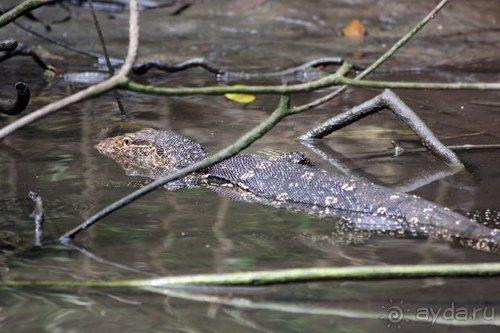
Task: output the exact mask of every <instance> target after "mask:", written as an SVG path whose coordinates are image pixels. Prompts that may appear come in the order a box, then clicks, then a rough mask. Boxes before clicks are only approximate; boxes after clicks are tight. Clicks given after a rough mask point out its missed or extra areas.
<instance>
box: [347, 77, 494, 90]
mask: <svg viewBox="0 0 500 333" xmlns="http://www.w3.org/2000/svg"><path fill="white" fill-rule="evenodd" d="M338 80H339V82H341V83H342V84H345V85H349V86H352V87H364V88H380V89H437V90H458V89H462V90H465V89H474V90H499V89H500V83H499V82H451V83H447V82H395V81H374V80H358V79H350V78H347V77H339V78H338Z"/></svg>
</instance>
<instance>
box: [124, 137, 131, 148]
mask: <svg viewBox="0 0 500 333" xmlns="http://www.w3.org/2000/svg"><path fill="white" fill-rule="evenodd" d="M123 144H124V145H125V146H128V145H129V144H130V139H129V138H125V139H123Z"/></svg>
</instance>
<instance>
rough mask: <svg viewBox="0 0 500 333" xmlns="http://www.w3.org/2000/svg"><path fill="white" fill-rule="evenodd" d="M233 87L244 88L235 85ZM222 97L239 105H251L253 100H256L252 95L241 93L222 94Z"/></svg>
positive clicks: (240, 85)
mask: <svg viewBox="0 0 500 333" xmlns="http://www.w3.org/2000/svg"><path fill="white" fill-rule="evenodd" d="M234 87H245V86H244V85H242V84H237V85H235V86H234ZM224 97H226V98H227V99H229V100H231V101H233V102H236V103H241V104H248V103H252V102H253V101H255V98H257V97H256V96H255V95H254V94H243V93H227V94H224Z"/></svg>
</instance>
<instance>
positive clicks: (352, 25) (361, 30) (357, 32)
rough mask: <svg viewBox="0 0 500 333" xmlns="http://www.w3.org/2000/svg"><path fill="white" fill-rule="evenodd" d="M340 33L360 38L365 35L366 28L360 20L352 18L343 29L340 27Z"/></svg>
mask: <svg viewBox="0 0 500 333" xmlns="http://www.w3.org/2000/svg"><path fill="white" fill-rule="evenodd" d="M342 33H343V34H344V36H346V37H352V38H361V37H363V36H364V35H366V29H365V26H364V25H363V23H361V21H360V20H358V19H354V20H351V21H350V22H349V23H348V24H347V25H346V26H345V28H344V29H342Z"/></svg>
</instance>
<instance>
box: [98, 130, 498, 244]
mask: <svg viewBox="0 0 500 333" xmlns="http://www.w3.org/2000/svg"><path fill="white" fill-rule="evenodd" d="M96 148H97V149H98V150H99V152H101V153H102V154H104V155H107V156H109V157H111V158H113V159H114V160H116V161H117V162H118V163H120V164H121V165H122V166H123V168H124V169H125V170H126V172H127V174H128V175H133V176H146V177H149V178H158V177H162V176H165V175H167V174H169V173H170V172H172V171H175V170H177V169H180V168H183V167H185V166H187V165H190V164H192V163H195V162H197V161H200V160H202V159H203V158H204V157H205V156H206V152H205V150H204V149H203V148H202V147H201V146H200V145H199V144H197V143H195V142H193V141H191V140H189V139H187V138H185V137H183V136H180V135H178V134H175V133H173V132H168V131H158V130H154V129H144V130H141V131H139V132H136V133H130V134H125V135H122V136H117V137H113V138H109V139H105V140H103V141H101V142H100V143H99V144H98V145H97V146H96ZM300 156H301V155H300V154H297V153H295V154H292V155H286V156H284V157H281V158H276V159H272V158H268V157H265V156H261V155H249V154H239V155H236V156H234V157H232V158H230V159H227V160H225V161H223V162H220V163H218V164H215V165H214V166H212V167H210V168H208V169H206V170H203V171H202V172H199V173H196V174H193V175H190V176H187V177H185V178H183V179H181V180H178V181H176V182H175V183H173V184H169V185H170V187H171V188H173V189H175V188H179V187H186V186H187V187H190V186H206V187H208V188H211V189H213V190H215V191H216V192H218V193H221V194H222V195H225V196H228V197H231V198H233V199H237V200H240V201H246V202H256V203H260V204H265V205H270V206H274V207H281V208H287V209H292V210H298V211H302V212H306V213H308V214H313V215H319V216H329V217H337V218H342V219H344V220H347V221H349V223H350V225H351V226H354V227H355V228H357V229H359V230H367V231H379V232H383V233H390V234H395V235H404V236H408V235H409V236H421V235H427V236H431V237H438V238H444V239H446V240H449V241H453V242H457V243H460V244H462V245H464V246H467V247H471V248H474V249H479V250H483V251H492V252H499V251H500V250H499V249H500V248H499V244H500V232H498V230H494V229H490V228H488V227H486V226H483V225H481V224H478V223H475V222H472V221H470V220H469V219H467V218H466V217H464V216H462V215H460V214H457V213H455V212H452V211H451V210H449V209H448V208H444V207H441V206H439V205H436V204H434V203H432V202H429V201H427V200H424V199H422V198H419V197H417V196H415V195H409V194H406V193H400V192H395V191H393V190H391V189H389V188H386V187H383V186H380V185H376V184H373V183H371V182H368V181H366V180H364V179H358V178H349V177H346V176H344V175H340V174H332V173H328V172H326V171H325V170H321V169H318V168H316V167H314V166H311V165H309V164H308V163H307V160H306V159H305V158H304V159H301V158H300Z"/></svg>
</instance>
